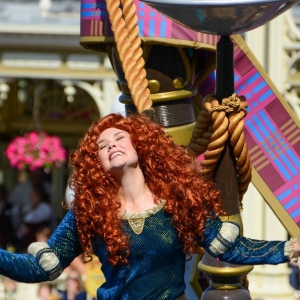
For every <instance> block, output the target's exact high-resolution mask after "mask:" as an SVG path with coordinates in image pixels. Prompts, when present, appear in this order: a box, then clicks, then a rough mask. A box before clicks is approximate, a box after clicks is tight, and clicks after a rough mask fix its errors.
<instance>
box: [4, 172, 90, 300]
mask: <svg viewBox="0 0 300 300" xmlns="http://www.w3.org/2000/svg"><path fill="white" fill-rule="evenodd" d="M57 224H58V222H57V217H56V215H55V211H54V209H53V206H52V204H51V183H50V182H49V181H47V180H46V177H45V173H44V171H43V169H37V170H35V171H32V172H29V173H28V178H27V179H26V180H25V181H23V182H20V183H18V184H17V185H16V186H15V187H14V188H13V189H12V191H11V192H10V193H8V192H7V189H6V187H5V186H4V185H3V184H0V247H1V248H2V249H6V250H8V251H11V252H16V253H27V248H28V246H29V245H30V244H31V243H32V242H36V241H37V242H46V241H47V240H48V238H49V237H50V235H51V234H52V232H53V231H54V230H55V228H56V226H57ZM64 278H65V284H64V285H60V286H61V287H62V288H61V289H59V287H56V286H54V285H53V284H51V283H43V284H40V285H39V289H38V295H37V299H38V300H86V299H87V295H86V292H85V291H84V285H83V281H82V279H84V278H85V267H84V264H83V263H82V262H81V261H80V258H78V259H75V260H74V262H73V263H72V264H71V266H70V267H68V268H67V269H66V270H65V271H64ZM3 283H4V286H5V287H6V288H7V290H8V291H9V292H10V293H13V292H14V290H15V289H16V283H15V282H14V281H12V280H10V279H8V278H3Z"/></svg>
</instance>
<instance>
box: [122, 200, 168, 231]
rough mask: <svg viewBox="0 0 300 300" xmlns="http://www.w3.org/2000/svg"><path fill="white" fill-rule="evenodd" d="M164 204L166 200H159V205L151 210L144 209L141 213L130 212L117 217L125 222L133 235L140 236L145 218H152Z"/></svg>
mask: <svg viewBox="0 0 300 300" xmlns="http://www.w3.org/2000/svg"><path fill="white" fill-rule="evenodd" d="M165 203H166V200H161V202H160V204H157V205H155V206H154V207H153V208H150V209H146V210H144V211H142V212H141V213H132V212H126V211H125V212H124V213H122V214H120V215H119V217H120V218H121V219H122V220H127V221H128V224H129V225H130V227H131V229H132V230H133V231H134V233H135V234H138V235H139V234H141V233H142V232H143V229H144V225H145V219H146V218H147V217H150V216H153V215H154V214H156V213H157V212H158V211H160V210H161V209H162V208H163V207H164V205H165Z"/></svg>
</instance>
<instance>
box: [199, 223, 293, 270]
mask: <svg viewBox="0 0 300 300" xmlns="http://www.w3.org/2000/svg"><path fill="white" fill-rule="evenodd" d="M294 242H295V241H294V240H292V241H261V240H253V239H248V238H245V237H243V236H240V228H239V226H238V225H237V224H235V223H233V222H222V221H221V220H220V219H219V218H217V219H216V220H213V219H209V220H208V221H207V222H206V225H205V231H204V239H203V241H201V242H200V245H201V246H202V247H203V248H205V250H206V251H207V252H209V253H210V254H211V255H212V256H214V257H217V258H219V259H220V260H222V261H226V262H229V263H233V264H243V265H259V264H273V265H276V264H279V263H283V262H289V261H290V260H291V258H292V257H293V255H294Z"/></svg>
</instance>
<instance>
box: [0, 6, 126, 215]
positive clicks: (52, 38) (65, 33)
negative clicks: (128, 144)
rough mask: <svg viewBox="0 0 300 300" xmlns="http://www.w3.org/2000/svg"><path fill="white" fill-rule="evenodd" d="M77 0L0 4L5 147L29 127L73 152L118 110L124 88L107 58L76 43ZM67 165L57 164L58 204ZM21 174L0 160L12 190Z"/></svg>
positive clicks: (1, 177) (0, 140)
mask: <svg viewBox="0 0 300 300" xmlns="http://www.w3.org/2000/svg"><path fill="white" fill-rule="evenodd" d="M79 33H80V1H79V0H64V1H55V0H52V1H51V0H40V1H38V0H9V1H8V0H2V1H0V150H1V153H3V152H4V150H5V149H6V147H7V144H8V142H9V141H11V139H12V138H13V137H15V136H17V135H22V134H24V133H25V132H28V131H32V130H43V131H46V132H47V133H48V134H50V135H56V136H59V137H60V138H61V139H62V143H63V146H64V147H65V148H66V149H67V150H68V151H70V150H71V149H72V148H73V147H74V146H75V145H76V144H77V143H78V139H79V138H81V137H82V136H83V134H84V132H85V131H86V130H87V129H88V127H89V126H90V124H91V122H92V121H94V120H97V119H99V118H100V117H102V116H104V115H106V114H108V113H110V112H112V110H114V111H119V112H122V110H123V108H122V106H121V104H120V105H119V104H118V100H117V97H118V94H119V90H118V88H117V84H116V77H115V74H114V72H113V70H112V68H111V64H110V62H109V60H108V58H107V56H106V55H105V54H103V53H97V52H92V51H88V50H86V49H84V48H82V47H81V46H80V45H79ZM68 176H69V174H68V169H67V164H65V165H64V167H63V168H59V169H53V170H52V174H51V181H52V186H53V203H54V205H55V208H56V211H57V214H58V215H59V216H62V215H63V211H62V209H61V202H62V201H63V198H64V191H65V185H66V183H67V179H68ZM17 178H18V172H17V171H16V170H15V169H12V168H11V167H10V166H9V163H8V161H7V159H6V158H5V157H4V156H3V155H2V156H1V158H0V182H3V183H4V184H5V185H6V186H7V188H8V189H9V190H10V189H11V188H12V187H13V186H14V185H15V183H16V182H17Z"/></svg>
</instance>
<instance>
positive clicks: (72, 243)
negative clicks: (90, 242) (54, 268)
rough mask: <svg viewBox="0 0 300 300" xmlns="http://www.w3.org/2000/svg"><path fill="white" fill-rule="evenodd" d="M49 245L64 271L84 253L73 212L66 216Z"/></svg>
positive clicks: (48, 242)
mask: <svg viewBox="0 0 300 300" xmlns="http://www.w3.org/2000/svg"><path fill="white" fill-rule="evenodd" d="M47 244H48V245H49V247H50V248H51V250H52V251H53V252H54V253H55V255H56V256H57V257H58V259H59V261H60V264H61V266H62V268H63V269H65V268H66V267H67V266H69V265H70V263H71V262H72V261H73V259H74V258H75V257H77V256H78V255H79V254H80V253H81V252H82V251H81V246H80V243H79V238H78V234H77V230H76V220H75V215H74V213H73V210H70V211H69V212H68V213H67V214H66V216H65V217H64V219H63V220H62V222H61V223H60V224H59V226H58V227H57V228H56V230H55V231H54V233H53V234H52V235H51V237H50V239H49V240H48V241H47Z"/></svg>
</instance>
